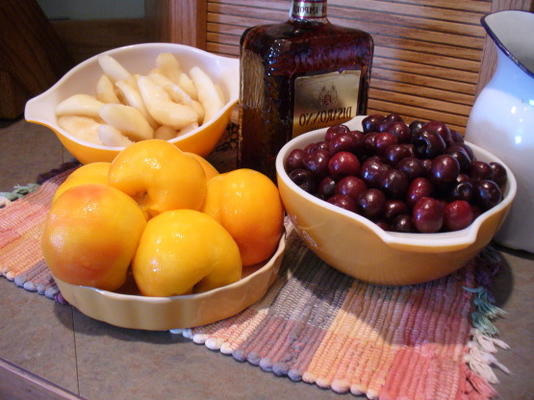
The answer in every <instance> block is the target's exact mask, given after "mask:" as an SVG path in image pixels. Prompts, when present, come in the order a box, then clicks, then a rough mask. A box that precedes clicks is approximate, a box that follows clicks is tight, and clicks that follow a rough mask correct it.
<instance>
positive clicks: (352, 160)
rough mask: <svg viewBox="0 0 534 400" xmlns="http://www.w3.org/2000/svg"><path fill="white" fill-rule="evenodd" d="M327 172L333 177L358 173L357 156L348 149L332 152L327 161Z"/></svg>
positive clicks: (358, 163) (358, 162)
mask: <svg viewBox="0 0 534 400" xmlns="http://www.w3.org/2000/svg"><path fill="white" fill-rule="evenodd" d="M328 172H329V173H330V176H331V177H332V178H334V179H338V178H341V177H343V176H348V175H358V174H359V173H360V161H359V160H358V157H356V156H355V155H354V154H352V153H349V152H348V151H340V152H338V153H336V154H334V155H333V156H332V157H331V158H330V160H329V161H328Z"/></svg>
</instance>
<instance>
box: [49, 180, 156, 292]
mask: <svg viewBox="0 0 534 400" xmlns="http://www.w3.org/2000/svg"><path fill="white" fill-rule="evenodd" d="M145 225H146V219H145V216H144V214H143V212H142V210H141V209H140V208H139V206H138V205H137V204H136V202H135V201H134V200H133V199H132V198H130V197H129V196H127V195H126V194H124V193H122V192H121V191H120V190H118V189H115V188H113V187H111V186H107V185H103V184H82V185H78V186H75V187H72V188H70V189H67V190H66V191H65V192H63V194H62V195H61V196H59V197H58V198H57V199H56V201H55V202H54V203H53V204H52V207H51V209H50V211H49V213H48V216H47V220H46V222H45V227H44V232H43V236H42V242H41V244H42V251H43V255H44V259H45V261H46V263H47V264H48V266H49V267H50V270H51V271H52V274H53V275H54V276H55V277H57V278H59V279H61V280H63V281H65V282H68V283H71V284H75V285H85V286H93V287H96V288H100V289H106V290H116V289H118V288H119V287H120V286H121V285H122V284H123V283H124V282H125V280H126V274H127V270H128V267H129V264H130V262H131V260H132V258H133V257H134V255H135V251H136V249H137V245H138V242H139V238H140V237H141V234H142V232H143V230H144V228H145Z"/></svg>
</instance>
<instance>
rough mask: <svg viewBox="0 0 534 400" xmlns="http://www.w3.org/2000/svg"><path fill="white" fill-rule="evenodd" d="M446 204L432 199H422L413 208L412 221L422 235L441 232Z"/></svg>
mask: <svg viewBox="0 0 534 400" xmlns="http://www.w3.org/2000/svg"><path fill="white" fill-rule="evenodd" d="M444 208H445V207H444V203H443V202H442V201H440V200H437V199H434V198H432V197H422V198H420V199H419V200H417V203H415V205H414V206H413V210H412V221H413V223H414V225H415V228H416V229H417V230H418V231H419V232H422V233H434V232H439V230H440V229H441V227H442V226H443V214H444Z"/></svg>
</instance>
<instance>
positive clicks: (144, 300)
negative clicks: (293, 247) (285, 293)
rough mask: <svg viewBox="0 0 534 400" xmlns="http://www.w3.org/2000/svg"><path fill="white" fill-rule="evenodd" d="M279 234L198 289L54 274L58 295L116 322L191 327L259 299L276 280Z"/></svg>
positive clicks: (282, 243) (283, 243)
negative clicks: (240, 267) (236, 273)
mask: <svg viewBox="0 0 534 400" xmlns="http://www.w3.org/2000/svg"><path fill="white" fill-rule="evenodd" d="M286 235H287V234H284V235H282V238H281V239H280V242H279V244H278V247H277V249H276V251H275V253H274V254H273V255H272V256H271V257H270V258H269V259H268V260H267V261H266V262H264V263H262V264H259V265H257V266H253V267H246V268H244V276H243V278H242V279H240V280H239V281H237V282H234V283H232V284H230V285H226V286H222V287H220V288H217V289H213V290H210V291H207V292H204V293H198V294H191V295H183V296H172V297H146V296H141V295H138V294H131V293H136V289H135V287H134V284H133V283H132V282H130V283H129V284H127V285H125V287H123V288H122V289H120V290H119V291H118V292H110V291H107V290H102V289H95V288H93V287H89V286H79V285H73V284H70V283H67V282H64V281H62V280H60V279H58V278H54V279H55V281H56V283H57V286H58V288H59V290H60V291H61V294H62V295H63V297H64V298H65V299H66V300H67V301H68V302H69V303H70V304H71V305H72V306H74V307H76V308H77V309H78V310H79V311H80V312H82V313H83V314H85V315H87V316H89V317H91V318H94V319H97V320H99V321H103V322H107V323H109V324H111V325H115V326H119V327H122V328H132V329H144V330H168V329H175V328H176V329H178V328H182V329H183V328H192V327H196V326H201V325H206V324H209V323H212V322H216V321H220V320H222V319H225V318H229V317H232V316H234V315H236V314H238V313H240V312H241V311H243V310H245V309H246V308H247V307H249V306H251V305H252V304H254V303H256V302H257V301H258V300H260V299H261V298H262V297H263V296H264V295H265V293H266V292H267V290H268V289H269V287H270V286H271V285H272V284H273V283H274V281H275V280H276V277H277V274H278V271H279V269H280V265H281V264H282V259H283V255H284V250H285V246H286Z"/></svg>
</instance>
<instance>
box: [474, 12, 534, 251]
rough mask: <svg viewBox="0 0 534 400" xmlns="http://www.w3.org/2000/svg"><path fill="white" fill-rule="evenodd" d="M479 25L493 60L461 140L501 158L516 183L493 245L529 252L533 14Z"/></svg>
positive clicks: (532, 230)
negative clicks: (491, 45)
mask: <svg viewBox="0 0 534 400" xmlns="http://www.w3.org/2000/svg"><path fill="white" fill-rule="evenodd" d="M481 22H482V25H483V26H484V28H485V29H486V31H487V33H488V35H489V36H490V37H491V38H492V39H493V41H494V43H495V45H496V46H497V53H498V60H497V66H496V70H495V73H494V75H493V77H492V78H491V80H490V81H489V82H488V84H487V85H486V86H485V87H484V89H483V90H482V91H481V92H480V94H479V96H478V97H477V99H476V101H475V104H474V106H473V108H472V110H471V114H470V116H469V121H468V123H467V128H466V139H467V140H469V141H470V142H473V143H475V144H477V145H479V146H481V147H483V148H485V149H487V150H489V151H490V152H492V153H494V154H495V155H497V156H498V157H499V158H501V159H502V160H503V161H504V162H505V163H506V164H507V165H508V166H509V167H510V168H511V169H512V171H513V172H514V175H515V177H516V179H517V196H516V198H515V201H514V204H513V206H512V209H511V210H510V213H509V215H508V217H507V219H506V221H505V223H504V224H503V226H502V228H501V229H500V231H499V232H498V234H497V235H496V237H495V241H496V242H497V243H500V244H502V245H503V246H506V247H510V248H513V249H520V250H526V251H529V252H534V14H533V13H529V12H525V11H500V12H496V13H493V14H490V15H488V16H486V17H484V18H482V21H481Z"/></svg>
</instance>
